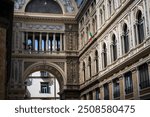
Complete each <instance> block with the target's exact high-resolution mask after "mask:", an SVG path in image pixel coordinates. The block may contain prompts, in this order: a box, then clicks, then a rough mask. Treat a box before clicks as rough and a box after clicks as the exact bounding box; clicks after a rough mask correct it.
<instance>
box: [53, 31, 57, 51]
mask: <svg viewBox="0 0 150 117" xmlns="http://www.w3.org/2000/svg"><path fill="white" fill-rule="evenodd" d="M53 50H54V51H56V34H53Z"/></svg>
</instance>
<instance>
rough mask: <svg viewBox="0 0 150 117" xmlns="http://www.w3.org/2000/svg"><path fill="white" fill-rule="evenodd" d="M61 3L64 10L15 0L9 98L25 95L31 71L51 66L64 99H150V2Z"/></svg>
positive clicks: (71, 0)
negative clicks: (33, 7)
mask: <svg viewBox="0 0 150 117" xmlns="http://www.w3.org/2000/svg"><path fill="white" fill-rule="evenodd" d="M55 1H56V2H57V3H58V4H59V5H60V7H61V8H62V11H63V14H57V15H56V14H47V13H40V12H39V13H30V12H25V8H26V6H27V5H28V3H29V0H22V1H17V0H16V2H15V5H16V6H15V13H14V29H13V43H12V58H13V59H12V71H13V72H12V76H15V77H14V78H16V80H17V81H15V82H16V84H15V83H14V85H13V86H12V87H11V88H10V92H11V93H10V95H9V98H13V99H14V98H17V99H19V98H24V89H25V86H24V80H25V79H26V78H27V77H28V75H29V74H30V73H31V72H34V71H37V70H47V71H48V72H51V73H53V74H54V75H55V76H56V77H57V78H58V80H59V83H60V87H61V89H60V93H59V94H60V97H61V99H90V100H92V99H97V100H99V99H150V98H149V97H150V73H149V72H150V64H149V61H150V33H149V31H150V22H149V19H150V12H149V11H150V10H149V9H150V7H149V6H150V5H149V3H150V0H103V1H102V0H84V1H82V4H81V5H80V7H79V9H78V7H77V5H76V3H75V0H55ZM15 69H16V70H15ZM17 69H19V72H21V73H19V72H18V71H17ZM142 74H144V75H142ZM11 79H13V77H11ZM18 83H19V85H18ZM19 86H21V89H22V90H21V91H20V92H19V93H20V94H17V95H16V94H15V93H16V92H17V91H18V90H19V88H20V87H19ZM13 91H14V92H13Z"/></svg>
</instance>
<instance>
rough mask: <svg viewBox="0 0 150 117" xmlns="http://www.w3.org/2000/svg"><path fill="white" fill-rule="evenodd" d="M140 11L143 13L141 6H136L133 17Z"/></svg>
mask: <svg viewBox="0 0 150 117" xmlns="http://www.w3.org/2000/svg"><path fill="white" fill-rule="evenodd" d="M139 12H141V13H142V15H143V8H142V7H141V6H138V7H137V9H136V10H135V12H134V15H135V19H137V16H138V13H139Z"/></svg>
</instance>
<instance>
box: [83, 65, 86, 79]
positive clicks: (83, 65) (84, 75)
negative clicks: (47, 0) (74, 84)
mask: <svg viewBox="0 0 150 117" xmlns="http://www.w3.org/2000/svg"><path fill="white" fill-rule="evenodd" d="M83 75H84V76H83V80H84V82H85V81H86V78H85V62H83Z"/></svg>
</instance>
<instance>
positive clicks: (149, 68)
mask: <svg viewBox="0 0 150 117" xmlns="http://www.w3.org/2000/svg"><path fill="white" fill-rule="evenodd" d="M149 57H150V55H149ZM147 64H148V71H149V77H150V60H149V61H148V62H147Z"/></svg>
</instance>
